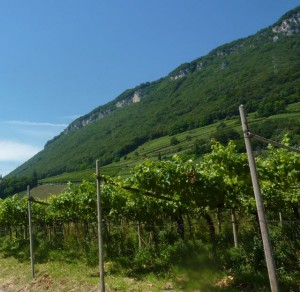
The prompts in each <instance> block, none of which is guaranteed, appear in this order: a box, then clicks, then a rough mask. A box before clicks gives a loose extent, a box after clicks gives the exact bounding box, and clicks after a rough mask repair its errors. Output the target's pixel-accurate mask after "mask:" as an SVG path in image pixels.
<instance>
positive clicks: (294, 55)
mask: <svg viewBox="0 0 300 292" xmlns="http://www.w3.org/2000/svg"><path fill="white" fill-rule="evenodd" d="M299 31H300V7H297V8H296V9H294V10H292V11H290V12H288V13H287V14H286V15H284V16H283V17H282V18H281V19H279V20H278V22H276V23H275V24H274V25H272V26H270V27H268V28H266V29H263V30H261V31H259V32H258V33H257V34H255V35H253V36H249V37H246V38H243V39H239V40H236V41H234V42H232V43H229V44H225V45H223V46H220V47H218V48H216V49H215V50H213V51H211V52H210V53H209V54H208V55H206V56H202V57H200V58H198V59H196V60H194V61H192V62H191V63H186V64H182V65H180V66H179V67H178V68H176V69H175V70H174V71H172V72H171V73H170V74H169V75H168V76H165V77H163V78H161V79H159V80H156V81H154V82H146V83H143V84H140V85H139V86H137V87H135V88H133V89H129V90H127V91H125V92H124V93H122V94H121V95H120V96H118V97H117V98H116V99H115V100H113V101H111V102H110V103H108V104H106V105H104V106H100V107H98V108H96V109H95V110H93V111H92V112H91V113H89V114H87V115H85V116H83V117H81V118H79V119H77V120H75V121H74V122H73V123H71V124H70V126H69V127H68V128H67V129H66V130H65V131H64V132H62V133H61V134H60V135H59V136H57V137H55V138H54V139H52V140H51V141H48V142H47V144H46V145H45V148H44V150H43V151H41V152H40V153H38V154H37V155H36V156H34V157H33V158H31V159H30V160H28V161H27V162H26V163H24V164H23V165H21V166H20V167H18V168H17V169H16V170H15V171H13V172H12V173H11V174H10V175H9V176H32V174H33V173H35V174H36V175H37V177H38V178H39V179H41V178H45V177H49V176H53V175H57V174H61V173H64V172H72V171H78V170H84V169H88V168H92V167H94V161H95V160H96V159H99V161H100V163H101V165H107V164H109V163H111V162H114V161H118V160H119V159H120V158H122V157H124V156H126V155H128V154H129V153H131V152H132V151H134V150H136V149H137V147H139V146H141V145H143V144H144V143H145V142H147V141H149V140H154V139H156V138H159V137H163V136H166V135H175V134H178V133H182V132H184V131H187V130H191V129H196V128H199V127H204V126H207V125H210V124H212V123H215V122H220V121H223V120H228V119H230V118H232V117H235V116H237V115H238V107H239V105H240V104H244V105H245V108H246V110H247V112H248V113H252V112H256V115H257V117H268V116H270V115H273V114H278V113H284V112H285V111H286V107H287V106H288V105H289V104H292V103H296V102H299V101H300V33H299ZM145 70H147V68H145ZM269 130H270V131H271V132H272V131H273V130H274V131H278V127H277V126H276V127H275V129H272V128H271V129H269ZM262 131H263V130H262ZM269 134H272V133H269ZM273 134H274V132H273ZM275 134H276V133H275Z"/></svg>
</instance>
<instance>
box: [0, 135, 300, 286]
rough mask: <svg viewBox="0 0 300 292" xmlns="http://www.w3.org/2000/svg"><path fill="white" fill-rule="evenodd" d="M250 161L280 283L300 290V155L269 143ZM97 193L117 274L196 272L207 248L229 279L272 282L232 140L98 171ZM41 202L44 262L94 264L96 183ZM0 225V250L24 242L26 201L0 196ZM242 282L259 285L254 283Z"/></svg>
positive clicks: (38, 234) (36, 216) (37, 215)
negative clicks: (57, 257)
mask: <svg viewBox="0 0 300 292" xmlns="http://www.w3.org/2000/svg"><path fill="white" fill-rule="evenodd" d="M283 143H287V144H288V137H285V138H284V140H283ZM256 160H257V167H258V172H259V177H260V184H261V189H262V194H263V200H264V204H265V209H266V212H267V218H268V221H269V227H270V229H271V238H272V241H273V245H274V254H275V260H276V265H277V268H278V271H279V274H280V275H279V276H280V281H281V285H285V286H286V287H289V288H290V287H292V288H295V287H299V285H300V284H299V282H298V280H296V279H299V278H300V274H299V271H300V261H299V258H300V228H299V225H300V224H299V222H300V216H299V202H300V155H299V154H298V153H293V152H288V151H287V150H285V149H275V148H273V147H271V146H270V147H269V148H268V149H267V150H265V151H263V152H262V153H260V154H259V155H257V158H256ZM101 197H102V208H103V209H102V218H103V223H104V224H103V226H104V231H103V232H104V243H105V259H106V261H107V262H114V263H115V264H114V265H113V266H114V269H115V270H117V268H116V266H123V267H124V266H125V267H126V269H127V271H131V272H132V273H134V272H137V271H153V270H157V271H166V270H168V269H169V268H170V267H171V266H172V265H174V264H175V265H176V264H178V263H182V264H187V263H189V265H188V266H190V267H193V269H195V267H194V266H193V263H194V264H195V261H196V259H198V260H199V261H200V262H201V260H202V261H203V254H204V255H205V258H206V260H205V263H206V264H205V266H206V267H209V266H210V267H211V268H212V267H213V268H212V269H213V270H218V272H221V273H225V274H226V275H228V274H232V275H234V277H232V279H235V281H236V282H235V285H239V281H240V282H247V280H245V278H247V277H246V276H245V275H252V279H253V277H254V276H253V275H254V274H256V275H257V277H258V278H262V279H265V282H264V280H262V282H264V283H265V284H263V285H266V287H267V286H268V280H267V277H266V271H265V264H264V258H263V248H262V243H261V237H260V234H259V228H258V223H257V216H256V207H255V200H254V196H253V190H252V185H251V177H250V174H249V167H248V161H247V157H246V155H245V154H241V153H238V152H237V151H236V147H235V144H234V143H233V142H229V143H228V145H227V146H223V145H221V144H219V143H217V142H215V143H213V145H212V151H211V152H210V153H209V154H207V155H205V156H203V157H202V159H201V161H199V163H195V162H194V161H192V160H188V161H183V160H182V159H181V158H180V157H179V156H175V157H173V158H172V160H162V161H160V160H158V161H145V162H144V163H143V164H141V165H138V166H136V168H135V169H134V170H133V172H132V175H131V176H130V177H129V178H126V179H122V178H109V177H103V180H102V184H101ZM46 203H47V205H41V204H32V207H33V224H34V228H35V231H34V232H35V241H36V246H37V250H39V248H40V255H41V257H40V259H41V260H42V259H43V257H45V253H46V251H47V254H49V250H58V249H60V250H66V251H68V250H69V251H70V250H73V251H74V252H75V251H76V252H75V253H76V255H77V256H78V255H81V256H82V257H83V258H85V259H86V260H87V263H88V264H95V265H96V264H97V261H98V259H97V211H96V210H97V207H96V204H97V196H96V184H95V183H91V182H87V181H83V182H82V183H81V184H80V185H79V186H78V185H77V186H76V185H72V184H69V187H68V189H67V190H66V191H65V192H63V193H62V194H60V195H57V196H51V197H50V198H49V199H48V200H47V202H46ZM0 226H1V227H0V237H1V238H2V250H4V251H6V252H9V251H11V250H12V247H11V246H10V247H8V244H7V241H8V240H10V241H13V242H17V243H16V244H17V245H18V246H17V248H20V245H22V244H23V245H25V246H26V248H27V247H28V244H27V243H28V212H27V198H23V199H19V198H18V197H17V196H13V197H10V198H6V199H3V200H0ZM5 240H6V241H5ZM3 242H6V246H5V244H4V243H3ZM3 246H4V247H3ZM5 248H6V249H5ZM15 248H16V246H15ZM26 252H28V251H26ZM26 252H24V250H23V253H24V254H25V255H26V256H28V253H26ZM199 253H201V254H202V257H200V258H201V259H199ZM42 255H43V256H42ZM208 261H210V263H212V262H214V264H212V265H209V264H208ZM116 263H118V265H117V264H116ZM197 263H198V262H197ZM200 267H201V264H200ZM197 269H198V270H199V269H200V270H201V268H199V263H198V264H197ZM241 275H244V278H243V279H239V278H240V277H241ZM258 283H259V281H258ZM247 285H250V286H249V287H250V288H251V287H252V288H253V289H254V288H255V287H254V286H251V285H255V284H254V282H253V281H252V280H251V281H248V283H247ZM295 289H296V288H295Z"/></svg>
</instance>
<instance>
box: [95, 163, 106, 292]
mask: <svg viewBox="0 0 300 292" xmlns="http://www.w3.org/2000/svg"><path fill="white" fill-rule="evenodd" d="M96 178H97V213H98V245H99V269H100V292H104V291H105V283H104V261H103V239H102V212H101V183H100V172H99V160H97V161H96Z"/></svg>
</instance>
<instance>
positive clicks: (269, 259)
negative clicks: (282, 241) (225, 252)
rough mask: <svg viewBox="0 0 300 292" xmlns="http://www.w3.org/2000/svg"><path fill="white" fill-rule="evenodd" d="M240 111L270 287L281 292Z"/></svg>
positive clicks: (246, 125)
mask: <svg viewBox="0 0 300 292" xmlns="http://www.w3.org/2000/svg"><path fill="white" fill-rule="evenodd" d="M239 111H240V117H241V122H242V128H243V132H244V139H245V145H246V150H247V155H248V162H249V168H250V173H251V180H252V185H253V190H254V195H255V201H256V208H257V214H258V220H259V226H260V231H261V236H262V241H263V246H264V252H265V258H266V263H267V269H268V275H269V281H270V287H271V291H272V292H278V291H279V285H278V281H277V276H276V268H275V262H274V258H273V252H272V245H271V240H270V235H269V230H268V226H267V220H266V214H265V209H264V205H263V200H262V195H261V190H260V185H259V181H258V174H257V169H256V164H255V159H254V155H253V151H252V145H251V141H250V139H251V134H250V132H249V128H248V122H247V119H246V115H245V110H244V106H243V105H241V106H240V107H239Z"/></svg>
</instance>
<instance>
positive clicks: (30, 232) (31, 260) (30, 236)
mask: <svg viewBox="0 0 300 292" xmlns="http://www.w3.org/2000/svg"><path fill="white" fill-rule="evenodd" d="M27 194H28V218H29V242H30V265H31V275H32V278H34V255H33V237H32V213H31V196H30V187H29V186H27Z"/></svg>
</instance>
